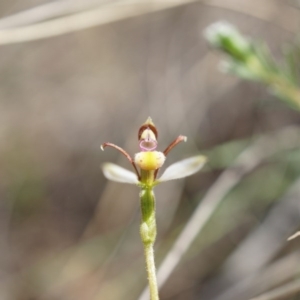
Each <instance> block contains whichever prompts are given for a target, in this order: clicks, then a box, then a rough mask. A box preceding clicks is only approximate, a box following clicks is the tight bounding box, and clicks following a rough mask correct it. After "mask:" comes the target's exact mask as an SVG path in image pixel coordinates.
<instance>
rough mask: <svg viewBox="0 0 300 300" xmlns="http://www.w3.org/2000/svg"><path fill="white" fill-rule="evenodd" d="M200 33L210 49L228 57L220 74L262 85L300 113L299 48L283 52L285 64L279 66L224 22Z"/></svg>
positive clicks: (261, 46)
mask: <svg viewBox="0 0 300 300" xmlns="http://www.w3.org/2000/svg"><path fill="white" fill-rule="evenodd" d="M204 33H205V37H206V39H207V40H208V42H209V43H210V45H212V46H213V47H214V48H217V49H219V50H221V51H223V52H224V53H226V54H227V55H228V59H227V60H226V61H225V62H223V64H222V69H223V70H225V71H227V72H231V73H234V74H236V75H237V76H239V77H241V78H243V79H247V80H255V81H258V82H261V83H263V84H265V85H266V86H267V87H268V88H269V89H270V91H271V92H272V93H273V94H274V95H275V96H277V97H278V98H279V99H281V100H283V101H285V102H287V103H288V104H289V105H290V106H291V107H293V108H294V109H297V110H300V86H299V82H300V81H299V78H300V76H299V75H300V74H299V72H300V71H299V59H300V49H299V46H297V45H296V44H295V45H294V46H293V47H290V48H289V49H286V51H285V52H286V53H285V62H284V63H283V64H279V63H277V62H275V61H274V59H273V58H272V55H271V53H270V50H269V49H268V47H267V46H266V45H265V44H264V43H261V42H257V41H254V40H252V39H250V38H246V37H245V36H243V35H242V34H241V33H240V32H239V31H238V30H237V29H236V28H235V27H234V26H233V25H231V24H229V23H227V22H217V23H214V24H212V25H210V26H209V27H207V28H206V30H205V32H204ZM297 62H298V68H297Z"/></svg>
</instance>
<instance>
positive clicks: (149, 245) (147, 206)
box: [140, 170, 159, 300]
mask: <svg viewBox="0 0 300 300" xmlns="http://www.w3.org/2000/svg"><path fill="white" fill-rule="evenodd" d="M141 183H142V185H141V193H140V197H141V211H142V221H141V227H140V233H141V239H142V242H143V244H144V250H145V259H146V266H147V272H148V281H149V289H150V299H151V300H159V298H158V288H157V280H156V272H155V262H154V251H153V245H154V242H155V238H156V220H155V196H154V193H153V183H154V171H145V170H141Z"/></svg>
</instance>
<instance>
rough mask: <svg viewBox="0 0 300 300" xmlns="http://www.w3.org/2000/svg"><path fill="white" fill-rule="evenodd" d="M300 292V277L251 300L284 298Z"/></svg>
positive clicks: (277, 299)
mask: <svg viewBox="0 0 300 300" xmlns="http://www.w3.org/2000/svg"><path fill="white" fill-rule="evenodd" d="M299 292H300V279H298V280H295V281H293V282H289V283H287V284H284V285H282V286H280V287H278V288H276V289H274V290H273V291H270V292H267V293H265V294H263V295H260V296H258V297H255V298H251V299H250V300H280V299H281V300H283V299H287V297H292V296H294V295H295V294H296V293H299Z"/></svg>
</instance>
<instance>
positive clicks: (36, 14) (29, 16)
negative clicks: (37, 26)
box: [0, 0, 119, 29]
mask: <svg viewBox="0 0 300 300" xmlns="http://www.w3.org/2000/svg"><path fill="white" fill-rule="evenodd" d="M109 1H110V2H112V1H119V0H67V1H57V2H49V3H45V4H42V5H38V6H35V7H33V8H29V9H26V10H23V11H21V12H18V13H16V14H13V15H10V16H7V17H3V18H1V19H0V29H7V28H13V27H20V26H24V25H29V24H34V23H37V22H44V21H46V20H49V19H54V18H58V17H61V16H63V15H68V14H74V13H77V12H80V11H83V10H87V9H91V8H92V7H95V6H96V5H97V6H99V5H100V4H101V5H103V4H107V3H109Z"/></svg>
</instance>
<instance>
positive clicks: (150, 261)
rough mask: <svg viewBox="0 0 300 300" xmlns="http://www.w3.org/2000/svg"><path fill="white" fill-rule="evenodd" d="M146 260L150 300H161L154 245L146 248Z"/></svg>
mask: <svg viewBox="0 0 300 300" xmlns="http://www.w3.org/2000/svg"><path fill="white" fill-rule="evenodd" d="M145 258H146V264H147V272H148V280H149V290H150V299H151V300H159V297H158V288H157V280H156V273H155V262H154V252H153V245H148V246H147V245H146V246H145Z"/></svg>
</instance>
